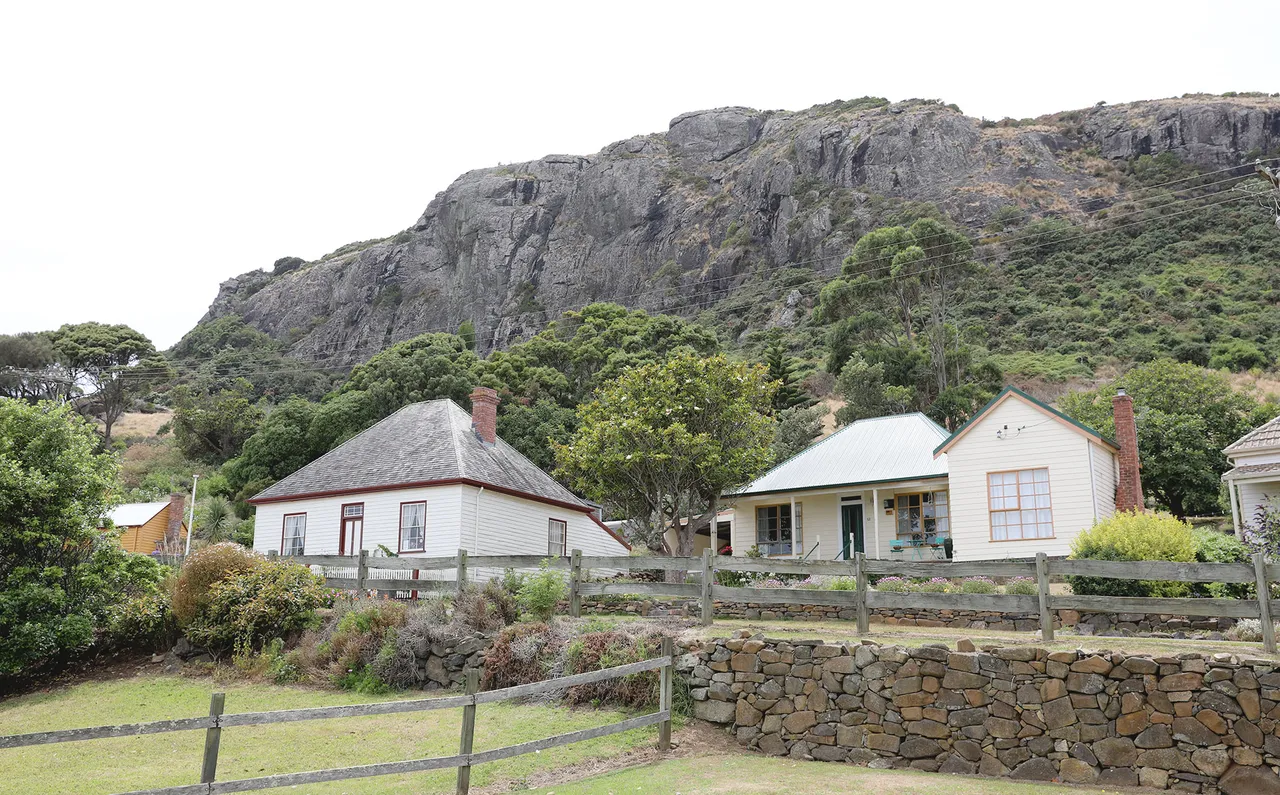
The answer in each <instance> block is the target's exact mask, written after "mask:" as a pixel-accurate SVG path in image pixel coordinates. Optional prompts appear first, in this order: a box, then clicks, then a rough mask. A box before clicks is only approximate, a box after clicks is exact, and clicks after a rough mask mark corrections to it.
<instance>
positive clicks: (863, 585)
mask: <svg viewBox="0 0 1280 795" xmlns="http://www.w3.org/2000/svg"><path fill="white" fill-rule="evenodd" d="M865 558H866V553H865V552H855V553H854V554H853V583H854V587H855V588H857V591H856V592H855V593H857V595H858V608H857V609H858V634H859V635H866V634H867V633H869V632H870V631H871V617H870V616H869V615H868V614H867V571H866V569H865V568H864V567H863V566H864V564H863V560H864V559H865Z"/></svg>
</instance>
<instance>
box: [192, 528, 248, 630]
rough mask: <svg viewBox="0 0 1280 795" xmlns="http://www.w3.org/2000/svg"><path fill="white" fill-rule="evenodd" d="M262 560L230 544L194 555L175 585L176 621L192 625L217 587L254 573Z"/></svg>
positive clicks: (199, 551) (217, 546)
mask: <svg viewBox="0 0 1280 795" xmlns="http://www.w3.org/2000/svg"><path fill="white" fill-rule="evenodd" d="M260 560H261V558H259V557H258V556H257V555H254V554H253V552H252V551H250V550H248V549H245V548H244V547H242V546H240V545H239V544H233V543H230V542H226V543H222V544H213V545H211V546H207V547H204V548H203V549H199V550H196V551H195V552H193V553H191V556H190V557H188V558H187V560H186V561H185V563H184V564H183V566H182V570H181V571H180V572H179V573H178V578H177V581H176V582H175V583H174V588H173V615H174V617H175V618H176V619H177V620H178V622H179V623H181V624H184V625H185V624H189V623H191V622H192V621H194V620H195V618H196V616H197V615H198V614H199V613H200V611H201V610H202V609H203V608H204V606H205V605H206V604H207V603H208V601H209V589H210V588H212V587H213V586H214V584H216V583H219V582H222V581H223V580H225V579H227V578H228V577H231V576H233V575H236V574H243V573H244V572H247V571H249V570H251V569H252V568H253V567H254V566H256V565H257V564H258V562H259V561H260Z"/></svg>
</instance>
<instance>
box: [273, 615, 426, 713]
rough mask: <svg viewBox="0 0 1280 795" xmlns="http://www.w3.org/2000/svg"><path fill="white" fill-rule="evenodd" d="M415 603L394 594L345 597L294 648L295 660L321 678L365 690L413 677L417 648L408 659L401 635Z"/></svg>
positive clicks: (380, 688) (310, 674)
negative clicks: (398, 599) (394, 598)
mask: <svg viewBox="0 0 1280 795" xmlns="http://www.w3.org/2000/svg"><path fill="white" fill-rule="evenodd" d="M409 612H410V608H409V606H408V605H406V604H404V603H402V602H393V601H391V600H390V599H381V600H343V601H341V602H339V603H338V604H337V605H336V606H335V608H334V611H333V613H332V614H331V615H330V616H329V617H328V619H327V620H326V621H325V622H324V625H323V626H321V627H319V628H317V629H313V630H310V631H308V632H307V633H306V634H305V635H303V637H302V639H301V640H300V641H299V643H298V647H297V648H296V649H295V650H294V651H292V652H290V653H289V655H288V658H289V662H290V663H291V664H292V665H294V666H296V667H297V668H298V670H299V671H300V672H301V674H302V676H303V677H304V678H306V679H307V680H308V681H311V682H313V683H315V684H331V685H336V686H338V687H341V688H343V689H346V690H356V691H357V692H361V693H380V692H386V690H387V689H388V686H389V685H395V686H397V687H400V686H404V687H407V686H409V685H411V684H412V683H413V678H414V672H413V670H412V669H413V650H412V649H407V650H406V651H407V652H408V661H407V668H408V669H409V670H408V672H407V673H406V672H405V671H404V668H405V667H406V663H405V661H404V660H403V659H401V658H400V657H399V655H398V654H397V652H398V651H399V644H398V638H399V634H400V632H401V631H402V628H403V627H404V626H405V624H406V622H407V620H408V615H409Z"/></svg>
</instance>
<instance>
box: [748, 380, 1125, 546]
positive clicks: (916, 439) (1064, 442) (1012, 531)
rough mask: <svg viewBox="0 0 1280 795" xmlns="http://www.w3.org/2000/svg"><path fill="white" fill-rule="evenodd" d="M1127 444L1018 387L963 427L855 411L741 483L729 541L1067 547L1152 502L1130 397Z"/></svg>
mask: <svg viewBox="0 0 1280 795" xmlns="http://www.w3.org/2000/svg"><path fill="white" fill-rule="evenodd" d="M1113 408H1114V411H1115V414H1116V418H1117V423H1116V427H1117V436H1119V437H1120V438H1121V442H1120V443H1117V442H1115V441H1112V440H1110V439H1107V438H1105V437H1103V436H1102V435H1101V434H1099V433H1098V432H1097V431H1096V430H1094V429H1092V428H1089V427H1088V426H1085V425H1082V424H1080V423H1079V422H1076V421H1075V420H1073V419H1071V418H1070V417H1068V416H1066V415H1065V414H1062V413H1061V412H1059V411H1057V410H1056V409H1054V408H1052V407H1051V406H1048V405H1046V404H1044V403H1042V402H1040V401H1038V400H1036V399H1035V398H1033V397H1031V396H1030V395H1027V394H1026V393H1024V392H1022V391H1021V390H1019V389H1016V388H1014V387H1006V388H1005V389H1004V390H1003V391H1001V392H1000V394H999V395H997V396H996V397H995V398H994V399H993V400H992V401H991V402H990V403H988V404H987V405H986V406H984V407H983V408H982V409H981V410H980V411H978V412H977V413H976V414H975V415H974V416H973V418H972V419H970V420H969V422H967V423H965V424H964V425H962V426H961V427H960V428H959V429H957V430H956V432H955V433H949V432H948V431H947V430H946V429H945V428H943V427H942V426H940V425H938V424H936V423H934V422H933V421H932V420H930V419H929V418H928V417H925V416H924V415H923V414H919V413H915V414H902V415H897V416H892V417H876V418H873V419H865V420H859V421H857V422H855V423H852V424H851V425H849V426H847V427H845V428H843V429H841V430H839V431H837V432H836V433H834V434H832V435H831V436H829V437H827V438H826V439H824V440H822V441H820V442H818V443H816V444H814V445H811V446H810V447H808V448H806V449H805V450H804V451H803V452H801V453H799V454H798V455H796V456H793V457H792V458H790V459H788V460H787V461H784V462H782V463H781V464H779V465H778V466H776V467H774V468H773V469H771V470H769V471H768V472H766V473H765V474H764V475H762V476H760V477H759V478H757V479H756V480H755V481H753V482H751V483H749V484H747V485H746V486H744V487H743V488H741V489H739V490H738V491H736V492H734V493H732V494H727V495H725V498H726V500H729V501H731V502H733V504H734V506H735V520H734V522H733V551H734V554H736V555H741V554H745V553H746V551H747V550H748V549H750V548H751V547H753V546H754V547H757V548H758V549H759V550H760V551H761V552H762V553H763V554H765V555H767V556H770V557H785V558H807V559H810V560H819V559H821V560H832V559H848V558H850V557H852V554H853V553H854V552H865V553H866V554H867V555H868V556H869V557H876V558H885V557H903V558H906V559H917V560H935V559H942V558H944V557H946V551H947V549H948V548H950V550H951V555H952V559H954V560H997V559H1004V558H1026V557H1033V556H1034V555H1035V554H1036V553H1037V552H1045V553H1047V554H1049V555H1066V554H1068V553H1069V552H1070V547H1071V540H1072V539H1073V538H1074V537H1075V536H1076V534H1078V533H1079V532H1080V531H1081V530H1084V529H1085V528H1088V527H1090V526H1092V525H1093V524H1094V523H1095V522H1097V521H1099V520H1101V519H1105V518H1107V517H1109V516H1111V515H1112V514H1113V513H1114V512H1115V511H1116V508H1117V505H1121V506H1127V507H1129V508H1132V507H1135V506H1140V505H1141V504H1142V497H1141V495H1142V485H1141V481H1140V478H1139V474H1138V459H1137V431H1136V427H1135V425H1134V420H1133V400H1132V398H1130V397H1128V396H1127V395H1124V394H1123V392H1122V393H1121V394H1120V395H1119V396H1117V398H1116V400H1115V402H1114V405H1113Z"/></svg>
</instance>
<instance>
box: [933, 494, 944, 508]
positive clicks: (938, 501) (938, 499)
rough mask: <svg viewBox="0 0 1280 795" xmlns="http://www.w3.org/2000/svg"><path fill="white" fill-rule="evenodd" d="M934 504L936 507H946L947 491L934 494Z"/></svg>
mask: <svg viewBox="0 0 1280 795" xmlns="http://www.w3.org/2000/svg"><path fill="white" fill-rule="evenodd" d="M933 503H934V504H935V505H946V504H947V493H946V492H945V491H935V492H934V493H933Z"/></svg>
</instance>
